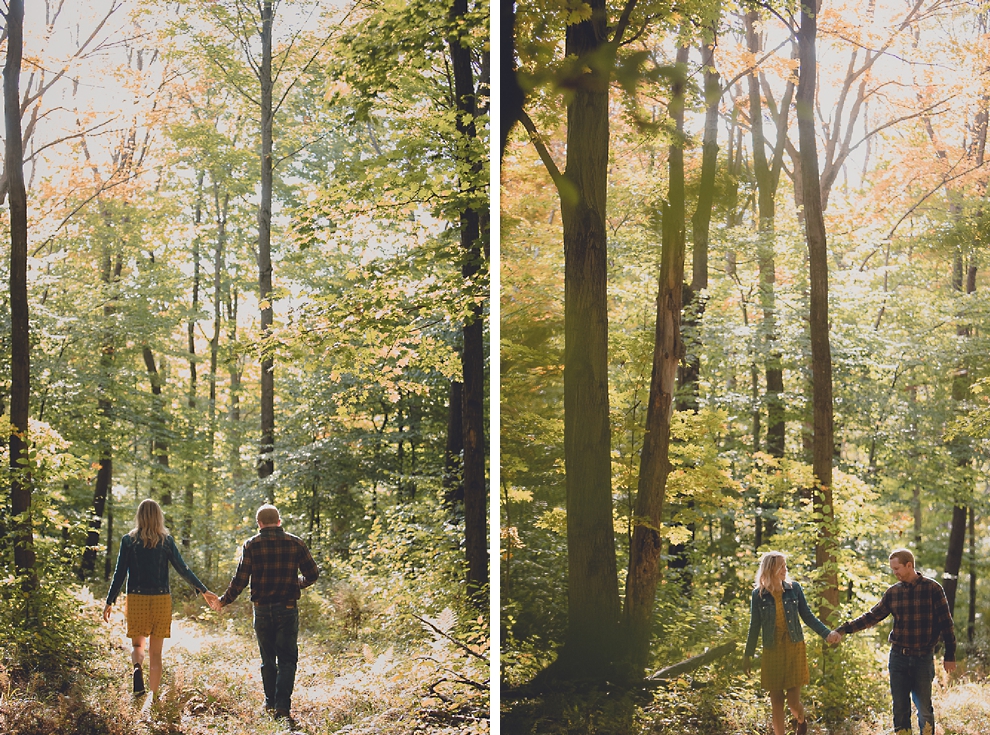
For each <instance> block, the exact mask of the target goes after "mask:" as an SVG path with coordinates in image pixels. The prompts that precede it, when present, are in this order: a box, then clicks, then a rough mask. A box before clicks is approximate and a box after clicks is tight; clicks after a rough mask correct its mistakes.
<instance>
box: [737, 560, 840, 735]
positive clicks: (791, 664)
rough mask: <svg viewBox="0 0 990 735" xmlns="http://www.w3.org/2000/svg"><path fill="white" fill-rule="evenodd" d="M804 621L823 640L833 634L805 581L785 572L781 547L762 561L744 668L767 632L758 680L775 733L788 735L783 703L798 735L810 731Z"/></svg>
mask: <svg viewBox="0 0 990 735" xmlns="http://www.w3.org/2000/svg"><path fill="white" fill-rule="evenodd" d="M801 620H804V622H805V623H806V624H807V625H808V627H809V628H811V629H812V630H813V631H815V632H816V633H817V634H818V635H820V636H821V637H822V638H826V637H828V635H829V633H830V632H831V631H830V630H829V629H828V626H826V625H825V623H823V622H822V621H821V620H819V619H818V618H816V617H815V615H814V613H812V612H811V609H810V608H809V607H808V601H807V600H806V599H805V598H804V592H803V591H802V590H801V585H799V584H798V583H797V582H795V581H794V580H792V579H791V578H790V577H789V576H788V575H787V558H786V557H785V556H784V555H783V554H781V553H780V552H779V551H768V552H767V553H765V554H764V555H763V558H762V559H760V569H759V571H757V573H756V585H755V589H754V590H753V601H752V607H751V615H750V620H749V636H748V638H747V639H746V653H745V655H744V658H743V667H744V668H745V670H746V673H747V674H748V673H749V671H750V664H751V661H752V657H753V653H754V652H755V651H756V639H757V637H758V635H759V634H760V632H762V633H763V657H762V659H761V661H760V683H761V684H762V685H763V688H764V689H766V690H767V691H769V692H770V704H771V706H772V709H773V732H774V735H784V701H785V698H786V701H787V706H788V707H789V708H790V710H791V714H792V715H793V716H794V721H793V722H792V725H794V727H795V730H796V732H797V735H805V733H807V732H808V722H807V720H806V719H805V712H804V705H803V704H801V687H802V686H804V685H805V684H807V683H808V657H807V652H806V651H805V644H804V632H803V631H802V628H801Z"/></svg>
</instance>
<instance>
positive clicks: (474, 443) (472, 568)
mask: <svg viewBox="0 0 990 735" xmlns="http://www.w3.org/2000/svg"><path fill="white" fill-rule="evenodd" d="M467 14H468V3H467V0H454V1H453V3H452V4H451V6H450V11H449V20H450V28H451V30H450V36H449V39H448V48H449V50H450V59H451V67H452V68H453V72H454V94H455V96H456V100H455V106H456V109H457V132H458V139H459V140H458V144H457V147H456V148H457V156H458V158H460V159H461V162H462V164H463V165H465V166H466V167H467V168H468V170H470V171H471V174H470V177H469V178H470V179H471V180H469V181H464V180H462V181H461V182H460V185H461V188H462V190H467V189H468V188H469V187H471V186H473V180H475V179H477V178H478V177H480V176H481V174H482V171H483V168H484V167H483V162H482V161H481V160H475V156H474V155H473V154H472V153H471V151H472V149H473V147H474V143H475V142H476V141H477V138H478V131H477V127H476V125H475V122H474V121H475V118H476V116H477V93H476V91H475V81H474V73H473V71H472V69H471V50H470V48H469V47H468V46H467V45H466V39H463V38H462V37H461V32H460V30H459V29H460V27H461V25H462V23H463V21H464V19H465V18H466V16H467ZM460 229H461V258H462V261H461V275H462V276H463V278H464V280H465V282H466V283H467V284H468V285H469V288H470V287H472V286H474V281H475V280H476V279H477V278H478V277H479V275H480V274H483V270H484V268H485V259H484V254H483V252H482V242H483V235H484V233H485V232H487V230H488V226H487V219H486V217H485V214H483V213H482V212H480V211H478V210H477V209H476V208H474V207H473V206H466V207H464V209H463V210H462V211H461V221H460ZM462 349H463V352H462V355H461V370H462V378H463V388H462V393H463V395H462V398H463V403H462V410H463V424H462V430H463V436H464V450H463V454H464V463H463V468H464V472H463V480H462V482H463V485H464V546H465V554H466V556H467V565H468V569H467V585H468V591H469V593H470V594H471V596H472V598H473V599H474V600H475V601H476V603H478V604H487V602H486V600H487V595H486V594H484V592H485V590H487V587H488V533H487V529H488V523H487V521H488V518H487V515H488V514H487V510H488V502H487V500H488V491H487V487H486V483H485V348H484V317H483V314H482V310H481V305H480V304H475V305H474V306H473V307H472V309H471V315H470V316H469V317H468V319H467V321H466V322H465V323H464V326H463V348H462Z"/></svg>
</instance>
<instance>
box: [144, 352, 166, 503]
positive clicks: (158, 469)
mask: <svg viewBox="0 0 990 735" xmlns="http://www.w3.org/2000/svg"><path fill="white" fill-rule="evenodd" d="M141 355H142V357H143V358H144V367H145V369H146V370H147V371H148V378H149V380H150V381H151V395H152V408H151V411H152V416H151V456H152V458H153V459H152V463H151V485H152V490H153V491H154V490H157V491H158V494H159V497H160V498H161V503H162V505H171V504H172V486H171V477H169V473H168V442H167V441H166V439H165V432H166V430H167V421H166V418H165V405H164V403H163V401H162V379H161V375H160V374H159V372H158V368H157V366H156V365H155V355H154V353H153V352H152V351H151V348H150V347H149V346H148V345H144V346H143V347H142V349H141Z"/></svg>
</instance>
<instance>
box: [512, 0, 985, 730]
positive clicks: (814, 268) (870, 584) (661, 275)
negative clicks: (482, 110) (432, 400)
mask: <svg viewBox="0 0 990 735" xmlns="http://www.w3.org/2000/svg"><path fill="white" fill-rule="evenodd" d="M988 18H990V4H988V3H986V2H984V1H983V0H869V2H846V1H845V0H822V1H821V2H819V3H817V6H816V5H815V4H814V3H810V4H802V3H793V2H786V1H785V2H777V1H776V0H767V1H753V2H749V1H743V2H713V1H711V0H684V1H683V2H669V1H667V0H639V1H638V2H637V0H614V1H606V0H587V1H586V2H568V3H552V4H551V3H541V2H531V1H529V0H516V2H509V3H506V4H503V16H502V28H503V34H504V35H503V55H502V58H501V67H500V68H501V74H502V76H501V82H500V87H499V97H500V100H501V105H502V119H503V127H502V129H501V137H500V140H499V143H500V149H499V153H500V156H501V193H500V202H501V205H500V206H501V209H500V259H501V260H500V262H501V276H500V278H501V287H500V293H499V299H500V334H499V339H500V345H499V349H500V359H501V363H500V374H499V380H500V383H499V386H500V387H499V389H500V426H501V434H500V437H499V443H500V453H501V457H500V467H501V474H500V478H499V483H498V487H497V488H496V491H497V492H498V494H499V503H500V539H501V543H500V549H499V562H500V570H499V574H500V594H501V598H500V607H501V620H500V641H501V646H500V654H499V655H500V673H499V676H500V685H501V695H500V696H501V702H500V718H501V725H502V732H504V733H589V732H595V733H616V734H618V733H623V734H625V733H651V734H657V735H661V734H663V735H666V734H668V733H669V734H671V735H673V734H674V733H678V734H681V733H704V734H708V733H710V734H712V735H714V734H716V733H732V734H738V735H743V734H744V733H745V734H755V733H760V734H761V735H763V734H764V733H773V732H775V730H774V729H772V728H771V702H770V698H769V697H768V696H767V692H766V691H765V690H764V689H763V688H761V685H760V681H761V680H760V673H759V664H758V662H754V663H756V664H757V665H756V667H755V671H754V672H753V673H749V672H748V671H747V670H746V669H747V668H748V667H747V666H744V663H745V662H744V661H743V654H744V647H745V644H746V641H747V631H748V628H749V625H750V620H751V593H753V586H754V578H755V577H756V573H757V568H758V566H759V564H760V559H761V555H762V554H764V553H765V552H768V551H779V552H783V553H784V554H785V555H786V559H787V565H788V570H789V572H790V575H791V576H792V577H793V579H794V580H796V581H797V582H799V583H800V585H801V586H802V587H803V588H804V591H805V594H806V595H807V597H808V602H809V603H810V609H811V610H812V611H813V612H814V614H815V615H816V616H817V617H818V618H820V619H821V620H822V621H824V622H825V623H826V624H827V627H826V630H828V629H834V628H835V627H836V626H838V625H839V624H840V623H844V622H845V621H850V620H852V619H853V618H856V617H857V616H860V615H862V614H863V613H865V612H867V611H868V610H870V608H871V607H873V606H874V605H876V604H877V603H878V601H880V600H881V596H882V595H883V594H884V592H885V590H887V588H888V587H890V586H891V585H893V584H894V583H895V582H897V581H898V580H897V579H895V577H894V576H893V575H892V574H891V571H892V568H893V566H894V563H893V561H891V562H890V563H889V564H888V555H889V553H890V552H891V551H893V550H895V549H898V548H908V549H910V550H912V551H913V552H914V555H915V564H916V569H917V571H919V572H921V573H923V574H924V576H926V577H928V578H931V579H934V580H936V581H937V582H939V583H940V584H941V585H942V587H943V588H944V592H945V601H946V602H947V604H948V607H949V608H950V610H951V614H952V618H953V621H954V632H955V638H956V640H957V642H958V647H957V650H956V654H955V655H956V661H957V666H956V667H955V668H954V669H953V670H952V671H951V672H950V671H948V670H945V669H943V666H942V665H941V660H942V659H941V655H942V652H941V651H938V652H937V653H936V661H937V663H938V665H937V666H936V673H935V676H934V683H933V698H934V713H935V721H936V726H935V732H936V733H941V734H943V735H962V734H964V733H965V734H967V735H976V734H977V733H986V732H988V731H990V705H988V702H990V682H988V680H987V675H988V671H990V669H988V655H990V631H988V628H987V624H986V623H987V616H986V611H987V606H988V605H990V588H988V585H987V576H988V574H990V567H988V563H987V561H988V552H990V547H988V543H987V536H988V512H990V503H988V501H990V497H988V471H990V444H988V441H987V438H988V436H990V402H988V388H990V363H988V361H987V359H986V355H987V352H988V344H987V341H986V339H985V337H984V335H985V334H986V333H987V331H988V330H987V327H986V326H985V325H986V324H987V323H988V321H990V311H988V306H990V302H988V300H987V293H988V291H987V287H986V284H987V272H988V268H990V260H988V253H990V251H988V250H987V247H988V244H990V240H988V238H990V209H987V184H988V179H990V167H988V165H987V127H988V125H987V123H988V111H990V27H988ZM506 48H507V49H508V51H506V50H505V49H506ZM753 604H754V605H755V604H756V603H753ZM753 614H755V613H753ZM798 625H799V626H800V623H798ZM890 632H891V623H890V619H888V620H886V621H885V622H883V623H881V624H880V625H878V626H876V627H874V628H870V629H869V630H868V631H866V632H862V633H857V634H856V635H851V636H847V637H845V638H844V639H842V641H841V643H839V644H838V645H835V646H827V645H825V644H824V643H823V640H822V639H821V638H819V637H818V636H817V635H813V634H812V633H811V632H809V630H808V629H805V632H804V637H805V640H806V641H807V659H808V669H809V670H810V683H808V685H807V686H805V687H804V690H803V694H802V697H803V700H804V706H805V708H806V715H807V719H806V720H805V721H804V722H801V723H800V726H801V727H804V728H806V730H802V729H800V727H799V728H798V729H797V731H798V732H805V731H807V732H810V733H815V734H816V735H823V734H824V733H838V734H842V735H880V734H881V733H890V732H893V730H892V729H891V696H892V692H891V686H892V684H890V683H888V678H889V677H888V670H887V660H888V652H889V649H890V644H888V642H887V637H888V634H889V633H890ZM764 635H766V628H764ZM765 645H766V642H765V640H764V646H765ZM758 655H759V654H758ZM890 655H891V656H893V654H890ZM946 661H948V657H946ZM682 663H683V665H681V664H682ZM947 668H949V667H946V669H947ZM891 681H892V680H891ZM785 688H786V687H785ZM787 716H788V717H790V715H789V714H788V715H787ZM795 721H796V722H797V717H795ZM895 727H898V726H896V725H895ZM913 727H914V728H915V729H914V731H915V732H916V731H917V728H918V725H917V724H915V725H914V726H913ZM794 731H795V730H794V728H793V727H789V728H787V730H786V732H788V733H792V732H794ZM909 731H910V730H903V732H909ZM776 732H778V735H779V733H782V732H784V730H778V731H776Z"/></svg>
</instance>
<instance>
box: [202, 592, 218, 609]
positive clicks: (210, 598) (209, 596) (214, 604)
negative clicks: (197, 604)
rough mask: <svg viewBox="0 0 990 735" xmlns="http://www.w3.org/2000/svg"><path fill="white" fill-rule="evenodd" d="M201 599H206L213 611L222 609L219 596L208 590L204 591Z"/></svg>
mask: <svg viewBox="0 0 990 735" xmlns="http://www.w3.org/2000/svg"><path fill="white" fill-rule="evenodd" d="M203 599H204V600H206V604H207V605H209V606H210V609H211V610H213V612H220V611H221V610H222V609H223V605H221V604H220V598H219V597H217V596H216V595H215V594H214V593H212V592H210V591H206V592H204V593H203Z"/></svg>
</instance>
